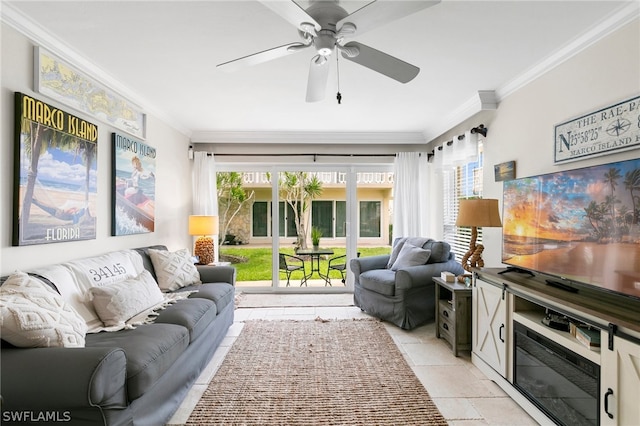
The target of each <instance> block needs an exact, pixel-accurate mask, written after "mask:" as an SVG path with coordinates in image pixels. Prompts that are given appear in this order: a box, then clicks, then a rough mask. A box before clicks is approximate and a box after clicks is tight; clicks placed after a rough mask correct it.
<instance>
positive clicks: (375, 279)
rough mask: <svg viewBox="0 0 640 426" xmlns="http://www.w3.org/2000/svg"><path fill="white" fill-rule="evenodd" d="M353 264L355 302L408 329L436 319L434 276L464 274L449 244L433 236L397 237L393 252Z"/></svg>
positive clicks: (356, 260)
mask: <svg viewBox="0 0 640 426" xmlns="http://www.w3.org/2000/svg"><path fill="white" fill-rule="evenodd" d="M405 246H406V247H405ZM403 249H404V251H403ZM407 249H411V250H407ZM396 262H397V263H396ZM350 266H351V271H352V272H353V274H354V276H355V282H354V290H353V300H354V304H355V305H356V306H358V307H359V308H360V309H362V310H363V311H365V312H366V313H368V314H370V315H373V316H375V317H377V318H380V319H382V320H385V321H389V322H391V323H393V324H395V325H397V326H398V327H400V328H403V329H406V330H411V329H413V328H415V327H418V326H419V325H422V324H424V323H426V322H428V321H430V320H433V319H434V317H435V306H436V300H435V284H434V282H433V277H439V276H440V274H441V273H442V272H444V271H448V272H452V273H454V274H455V275H460V274H463V273H464V269H463V268H462V266H461V265H460V263H459V262H457V261H456V260H455V256H454V253H453V252H452V251H451V247H450V246H449V243H447V242H445V241H436V240H433V239H430V238H407V237H403V238H396V239H395V240H394V243H393V248H392V252H391V254H390V255H380V256H369V257H360V258H357V259H352V260H351V263H350Z"/></svg>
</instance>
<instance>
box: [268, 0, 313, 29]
mask: <svg viewBox="0 0 640 426" xmlns="http://www.w3.org/2000/svg"><path fill="white" fill-rule="evenodd" d="M258 1H259V2H260V3H262V4H263V5H265V6H266V7H268V8H269V9H271V10H273V11H274V12H275V13H277V14H278V15H280V16H281V17H283V18H284V19H285V20H287V21H288V22H289V23H290V24H291V25H293V26H294V27H296V28H298V29H300V30H305V28H304V27H303V26H301V24H302V23H309V24H312V25H313V26H314V27H315V28H316V31H320V24H318V23H317V22H316V20H315V19H313V18H312V17H311V16H309V14H308V13H307V12H306V11H305V10H304V9H303V8H301V7H300V6H298V4H296V3H295V2H293V1H283V0H280V1H273V0H271V1H268V0H258Z"/></svg>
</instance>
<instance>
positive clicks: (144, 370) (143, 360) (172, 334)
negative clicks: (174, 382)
mask: <svg viewBox="0 0 640 426" xmlns="http://www.w3.org/2000/svg"><path fill="white" fill-rule="evenodd" d="M188 345H189V332H188V331H187V329H186V328H185V327H182V326H180V325H174V324H146V325H142V326H140V327H137V328H135V329H128V330H120V331H117V332H112V333H107V332H102V333H96V334H89V335H87V339H86V346H87V347H103V348H108V347H113V348H122V350H124V352H125V354H126V357H127V391H128V398H129V401H133V400H134V399H136V398H138V397H140V396H142V395H143V394H144V393H145V392H146V391H148V390H149V389H150V388H151V387H152V386H153V385H154V384H155V383H156V381H157V380H158V379H159V378H160V377H162V375H163V374H164V373H165V372H166V371H167V370H168V369H169V368H170V367H171V366H172V365H173V363H174V362H175V361H176V360H177V359H178V358H179V357H180V355H182V353H183V352H184V351H185V349H186V348H187V346H188Z"/></svg>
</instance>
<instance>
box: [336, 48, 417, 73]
mask: <svg viewBox="0 0 640 426" xmlns="http://www.w3.org/2000/svg"><path fill="white" fill-rule="evenodd" d="M345 47H347V48H353V47H356V48H357V49H358V50H359V51H360V53H359V54H358V55H357V56H354V57H349V56H347V55H345V54H344V53H342V57H343V58H345V59H348V60H350V61H352V62H355V63H357V64H360V65H362V66H363V67H367V68H369V69H371V70H373V71H376V72H379V73H380V74H384V75H386V76H387V77H390V78H392V79H394V80H396V81H399V82H400V83H408V82H410V81H411V80H413V79H414V78H415V76H417V75H418V73H419V72H420V68H418V67H416V66H415V65H411V64H410V63H408V62H405V61H402V60H400V59H398V58H394V57H393V56H391V55H387V54H386V53H383V52H381V51H379V50H376V49H374V48H372V47H369V46H366V45H364V44H362V43H358V42H356V41H351V42H349V43H347V44H345Z"/></svg>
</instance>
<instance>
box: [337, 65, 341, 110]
mask: <svg viewBox="0 0 640 426" xmlns="http://www.w3.org/2000/svg"><path fill="white" fill-rule="evenodd" d="M338 56H340V55H336V71H337V73H336V74H337V81H338V93H337V94H336V99H337V100H338V105H340V104H342V94H341V93H340V62H339V60H338Z"/></svg>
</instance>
